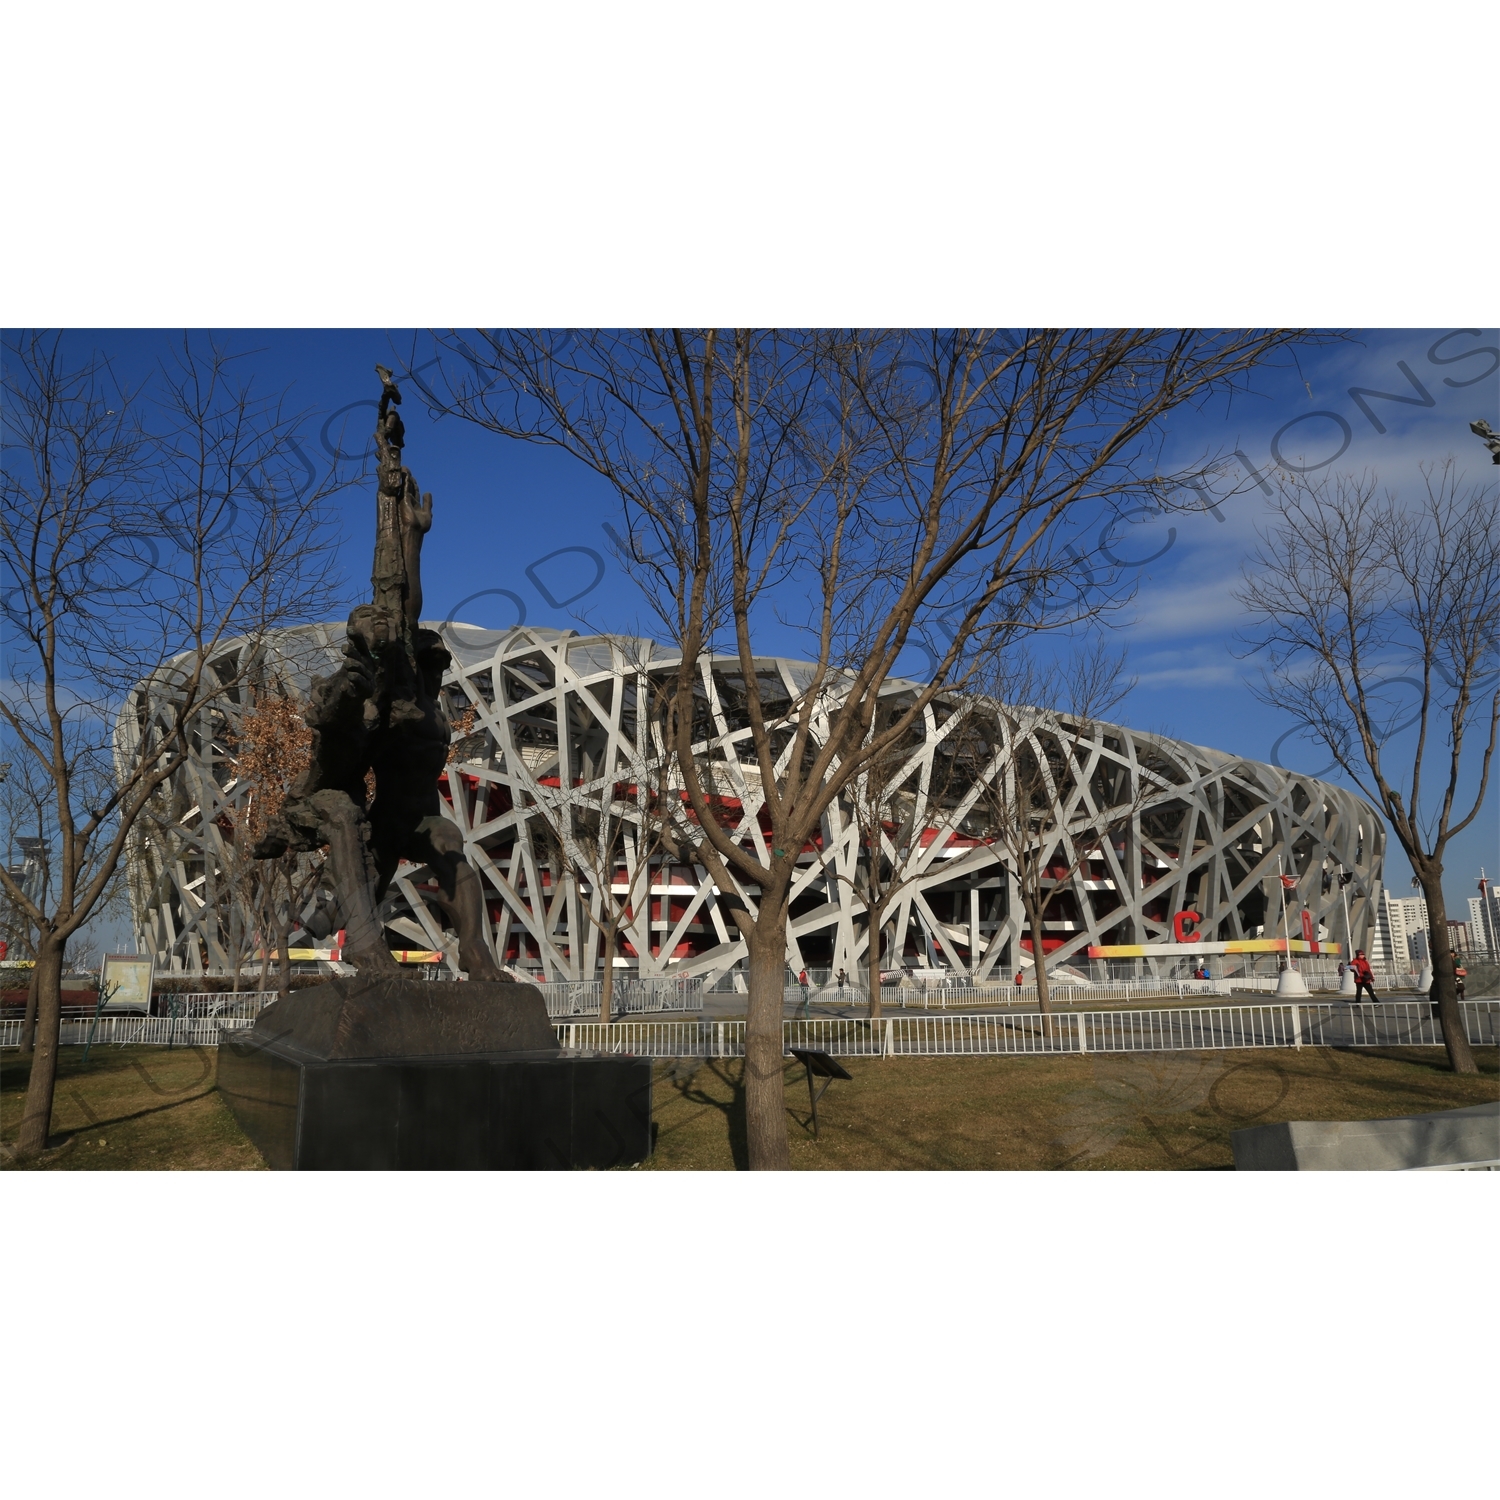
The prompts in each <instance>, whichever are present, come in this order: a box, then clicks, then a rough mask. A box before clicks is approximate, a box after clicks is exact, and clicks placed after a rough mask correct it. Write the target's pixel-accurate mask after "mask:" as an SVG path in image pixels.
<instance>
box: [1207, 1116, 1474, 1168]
mask: <svg viewBox="0 0 1500 1500" xmlns="http://www.w3.org/2000/svg"><path fill="white" fill-rule="evenodd" d="M1229 1140H1230V1145H1231V1146H1232V1148H1233V1150H1234V1167H1235V1170H1236V1171H1237V1172H1401V1171H1409V1170H1411V1169H1413V1168H1418V1167H1441V1166H1452V1165H1456V1164H1457V1163H1459V1162H1490V1161H1496V1160H1500V1101H1497V1102H1496V1103H1493V1104H1473V1105H1470V1106H1469V1107H1468V1108H1467V1109H1447V1110H1443V1111H1441V1112H1440V1113H1437V1114H1430V1115H1397V1116H1396V1117H1395V1118H1393V1119H1389V1120H1288V1121H1285V1122H1283V1123H1281V1124H1279V1125H1257V1126H1254V1127H1253V1128H1252V1129H1249V1130H1236V1131H1235V1132H1234V1133H1233V1134H1232V1135H1231V1136H1230V1138H1229Z"/></svg>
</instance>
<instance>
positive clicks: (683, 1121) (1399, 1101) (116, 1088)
mask: <svg viewBox="0 0 1500 1500" xmlns="http://www.w3.org/2000/svg"><path fill="white" fill-rule="evenodd" d="M1478 1056H1479V1066H1480V1069H1481V1072H1480V1073H1479V1075H1478V1076H1477V1077H1463V1078H1461V1077H1457V1076H1456V1075H1454V1074H1452V1073H1450V1072H1449V1071H1448V1069H1447V1065H1446V1062H1445V1061H1444V1057H1443V1053H1442V1050H1441V1049H1440V1048H1400V1049H1391V1050H1388V1051H1383V1050H1369V1051H1365V1050H1363V1049H1361V1050H1351V1051H1334V1050H1332V1049H1329V1048H1314V1047H1309V1048H1305V1049H1303V1050H1302V1051H1301V1052H1296V1051H1290V1050H1288V1051H1281V1050H1277V1051H1270V1050H1267V1051H1245V1052H1162V1053H1131V1054H1114V1055H1109V1054H1092V1055H1090V1056H1087V1057H1076V1056H1072V1057H902V1058H891V1059H888V1060H884V1059H879V1058H846V1059H844V1062H845V1065H846V1066H847V1067H848V1069H849V1071H850V1073H852V1074H853V1075H854V1076H853V1079H852V1081H850V1082H844V1081H842V1080H839V1081H836V1082H835V1083H834V1084H833V1085H832V1087H831V1088H830V1089H829V1090H828V1092H827V1093H826V1094H825V1095H824V1096H823V1099H822V1102H821V1103H820V1104H819V1106H818V1113H819V1117H820V1119H821V1121H822V1125H823V1138H822V1140H821V1141H814V1140H813V1138H812V1134H811V1131H810V1129H808V1128H807V1120H808V1114H807V1087H806V1084H805V1082H804V1075H803V1072H802V1067H801V1065H800V1064H798V1063H792V1062H788V1064H787V1069H786V1082H787V1103H788V1105H789V1110H788V1115H789V1119H788V1126H789V1129H790V1132H791V1144H792V1165H793V1166H794V1167H796V1168H799V1169H803V1170H811V1171H890V1170H902V1171H943V1170H958V1171H996V1170H1022V1169H1027V1170H1057V1169H1059V1168H1065V1169H1069V1170H1082V1169H1106V1170H1107V1169H1125V1170H1130V1169H1145V1170H1165V1169H1184V1168H1220V1169H1222V1168H1227V1167H1229V1166H1231V1165H1232V1162H1233V1157H1232V1155H1231V1152H1230V1146H1229V1135H1230V1132H1231V1131H1234V1130H1239V1129H1241V1128H1243V1127H1244V1126H1247V1125H1261V1124H1268V1123H1270V1122H1272V1121H1275V1120H1358V1119H1370V1118H1376V1117H1379V1116H1382V1115H1400V1114H1416V1113H1422V1112H1424V1111H1428V1110H1439V1109H1456V1108H1458V1107H1459V1106H1461V1105H1465V1104H1478V1103H1481V1102H1483V1101H1485V1100H1489V1099H1494V1098H1496V1097H1500V1065H1497V1057H1496V1052H1495V1050H1494V1049H1493V1048H1484V1049H1481V1050H1480V1052H1479V1054H1478ZM217 1060H218V1053H217V1051H216V1050H214V1049H212V1048H207V1047H199V1048H177V1049H173V1050H168V1049H166V1048H162V1047H126V1048H119V1047H104V1048H96V1049H95V1050H94V1052H93V1055H92V1057H91V1059H90V1062H89V1064H88V1066H87V1067H85V1066H84V1065H83V1050H82V1048H78V1047H69V1048H65V1049H64V1050H63V1053H62V1062H61V1066H60V1068H59V1074H58V1088H57V1106H56V1109H55V1111H54V1114H53V1120H52V1131H53V1139H54V1143H55V1144H54V1146H53V1148H52V1149H51V1150H49V1152H48V1153H47V1155H46V1157H44V1158H43V1159H42V1160H41V1161H40V1162H36V1163H29V1164H26V1165H27V1166H28V1167H30V1168H32V1169H38V1168H39V1169H42V1170H58V1171H130V1170H135V1171H143V1170H144V1171H182V1170H198V1171H224V1170H231V1171H237V1170H247V1169H248V1170H264V1167H265V1164H264V1162H262V1160H261V1158H260V1155H259V1154H258V1153H257V1152H256V1150H255V1148H254V1147H253V1146H252V1145H251V1144H250V1142H249V1141H248V1140H247V1139H246V1138H245V1136H244V1135H243V1134H242V1133H241V1132H240V1130H239V1127H238V1126H237V1125H236V1124H235V1122H234V1118H233V1116H231V1115H230V1113H229V1110H228V1109H227V1108H226V1106H225V1105H224V1102H223V1100H222V1099H221V1098H220V1096H219V1094H218V1093H217V1091H216V1089H215V1075H216V1070H217ZM741 1070H742V1064H741V1063H740V1062H738V1061H699V1060H696V1059H685V1060H682V1061H679V1062H666V1063H659V1064H657V1068H656V1083H655V1118H656V1125H657V1146H656V1154H655V1155H654V1156H653V1157H652V1159H651V1160H650V1161H648V1162H646V1163H644V1164H643V1165H644V1167H645V1168H646V1169H650V1170H657V1171H673V1170H676V1171H693V1170H700V1171H729V1170H733V1169H734V1168H735V1167H736V1166H743V1165H744V1160H745V1146H744V1116H743V1107H742V1106H743V1100H742V1094H741V1083H740V1079H741ZM28 1071H29V1068H28V1064H27V1062H26V1060H24V1059H22V1058H20V1057H19V1056H18V1055H17V1054H16V1053H14V1052H11V1053H7V1054H4V1057H3V1059H0V1139H3V1140H5V1141H7V1142H9V1141H13V1140H14V1139H15V1137H16V1134H17V1131H18V1129H19V1127H20V1120H21V1108H22V1103H23V1100H24V1097H25V1089H26V1079H27V1074H28ZM17 1167H20V1164H14V1166H13V1169H15V1168H17Z"/></svg>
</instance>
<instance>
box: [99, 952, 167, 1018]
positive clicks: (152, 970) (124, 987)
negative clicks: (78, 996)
mask: <svg viewBox="0 0 1500 1500" xmlns="http://www.w3.org/2000/svg"><path fill="white" fill-rule="evenodd" d="M155 978H156V960H155V959H154V958H153V957H152V956H151V955H150V954H136V953H106V954H105V955H104V966H103V968H102V969H100V971H99V995H100V1002H99V1009H100V1010H101V1011H106V1012H107V1011H122V1010H123V1011H132V1012H134V1013H136V1014H139V1015H143V1016H148V1015H150V1014H151V986H152V984H153V982H154V981H155Z"/></svg>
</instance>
